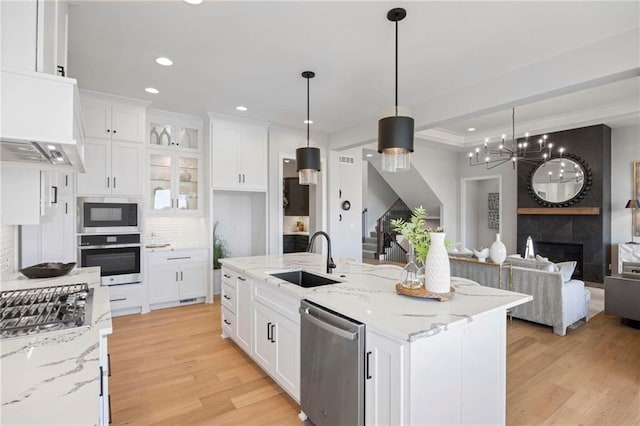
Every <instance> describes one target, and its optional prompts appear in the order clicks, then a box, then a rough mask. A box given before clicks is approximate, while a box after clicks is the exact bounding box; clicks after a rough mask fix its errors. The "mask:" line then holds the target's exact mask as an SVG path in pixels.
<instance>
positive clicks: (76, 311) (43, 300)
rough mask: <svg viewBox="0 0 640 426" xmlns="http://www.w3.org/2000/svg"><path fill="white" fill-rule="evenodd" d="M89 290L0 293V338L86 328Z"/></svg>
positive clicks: (70, 287)
mask: <svg viewBox="0 0 640 426" xmlns="http://www.w3.org/2000/svg"><path fill="white" fill-rule="evenodd" d="M92 301H93V289H90V288H89V286H88V285H87V284H86V283H82V284H68V285H60V286H52V287H40V288H32V289H24V290H11V291H3V292H1V293H0V337H1V338H3V339H5V338H10V337H22V336H28V335H32V334H38V333H44V332H49V331H58V330H67V329H72V328H76V327H82V326H88V325H90V322H91V304H92Z"/></svg>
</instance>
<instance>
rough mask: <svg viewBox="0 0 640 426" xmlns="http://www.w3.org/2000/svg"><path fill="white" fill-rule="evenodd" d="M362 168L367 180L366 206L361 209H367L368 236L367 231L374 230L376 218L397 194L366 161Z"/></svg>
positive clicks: (385, 209)
mask: <svg viewBox="0 0 640 426" xmlns="http://www.w3.org/2000/svg"><path fill="white" fill-rule="evenodd" d="M362 168H363V169H366V170H367V172H366V175H367V180H365V181H364V183H365V185H366V188H365V189H364V192H366V196H365V197H364V198H365V199H366V204H365V205H363V207H362V208H363V209H364V208H366V209H367V222H368V223H367V235H369V231H373V230H375V227H376V222H377V220H378V218H379V217H380V216H382V215H383V214H384V212H386V211H387V209H388V208H389V207H391V205H392V204H393V203H394V202H395V201H396V200H397V199H398V194H396V193H395V191H394V190H393V189H392V188H391V187H390V186H389V184H387V182H386V181H385V180H384V178H383V177H382V176H380V174H379V173H378V172H377V171H376V169H375V168H374V167H373V166H372V165H371V164H370V163H369V162H368V161H366V162H365V163H364V164H363V167H362ZM364 174H365V173H364V171H363V175H364Z"/></svg>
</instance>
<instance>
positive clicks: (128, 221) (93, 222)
mask: <svg viewBox="0 0 640 426" xmlns="http://www.w3.org/2000/svg"><path fill="white" fill-rule="evenodd" d="M131 232H140V208H139V202H138V201H137V200H135V199H129V198H127V199H122V198H121V199H98V198H79V199H78V233H80V234H113V233H131Z"/></svg>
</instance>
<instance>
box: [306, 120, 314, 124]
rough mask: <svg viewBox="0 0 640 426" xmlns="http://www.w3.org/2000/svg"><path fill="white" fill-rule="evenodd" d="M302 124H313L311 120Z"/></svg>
mask: <svg viewBox="0 0 640 426" xmlns="http://www.w3.org/2000/svg"><path fill="white" fill-rule="evenodd" d="M304 124H313V120H304Z"/></svg>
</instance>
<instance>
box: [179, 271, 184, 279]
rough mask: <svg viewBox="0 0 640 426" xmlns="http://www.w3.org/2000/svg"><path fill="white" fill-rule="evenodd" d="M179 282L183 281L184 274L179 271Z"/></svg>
mask: <svg viewBox="0 0 640 426" xmlns="http://www.w3.org/2000/svg"><path fill="white" fill-rule="evenodd" d="M180 281H184V272H183V271H180Z"/></svg>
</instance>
